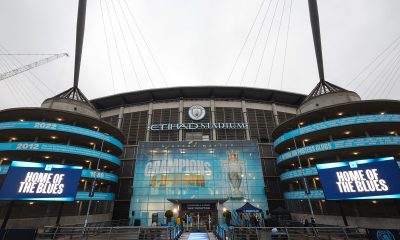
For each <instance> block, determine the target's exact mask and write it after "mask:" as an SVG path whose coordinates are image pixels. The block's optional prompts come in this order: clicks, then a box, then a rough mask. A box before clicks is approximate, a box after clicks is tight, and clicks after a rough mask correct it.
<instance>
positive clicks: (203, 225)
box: [180, 201, 218, 231]
mask: <svg viewBox="0 0 400 240" xmlns="http://www.w3.org/2000/svg"><path fill="white" fill-rule="evenodd" d="M180 209H181V214H182V216H183V219H186V220H188V221H186V223H188V224H187V226H186V227H187V230H189V229H190V230H192V231H206V230H209V231H211V230H213V229H215V226H216V224H217V223H218V212H217V206H216V204H215V203H210V202H206V201H204V202H189V203H181V207H180Z"/></svg>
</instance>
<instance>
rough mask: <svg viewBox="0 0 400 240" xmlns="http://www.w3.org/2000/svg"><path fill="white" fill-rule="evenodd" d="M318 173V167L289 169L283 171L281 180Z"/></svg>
mask: <svg viewBox="0 0 400 240" xmlns="http://www.w3.org/2000/svg"><path fill="white" fill-rule="evenodd" d="M316 175H318V171H317V168H316V167H309V168H303V169H296V170H293V171H288V172H285V173H282V174H281V176H280V179H281V181H284V180H288V179H292V178H301V177H309V176H316Z"/></svg>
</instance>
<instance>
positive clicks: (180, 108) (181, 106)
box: [179, 99, 183, 141]
mask: <svg viewBox="0 0 400 240" xmlns="http://www.w3.org/2000/svg"><path fill="white" fill-rule="evenodd" d="M179 123H180V124H182V123H183V100H182V99H181V100H179ZM182 140H183V130H182V129H179V141H182Z"/></svg>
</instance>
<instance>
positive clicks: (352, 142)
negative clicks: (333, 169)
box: [277, 136, 400, 164]
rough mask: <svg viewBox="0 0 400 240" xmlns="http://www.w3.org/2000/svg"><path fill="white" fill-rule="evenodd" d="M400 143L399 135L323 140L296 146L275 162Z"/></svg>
mask: <svg viewBox="0 0 400 240" xmlns="http://www.w3.org/2000/svg"><path fill="white" fill-rule="evenodd" d="M398 145H400V137H397V136H393V137H369V138H352V139H346V140H339V141H332V142H324V143H319V144H314V145H309V146H306V147H302V148H298V149H295V150H292V151H288V152H286V153H283V154H281V155H279V157H278V158H277V162H278V164H279V163H282V162H284V161H285V160H288V159H291V158H294V157H297V156H302V155H308V154H312V153H318V152H325V151H333V150H337V149H346V148H356V147H373V146H398Z"/></svg>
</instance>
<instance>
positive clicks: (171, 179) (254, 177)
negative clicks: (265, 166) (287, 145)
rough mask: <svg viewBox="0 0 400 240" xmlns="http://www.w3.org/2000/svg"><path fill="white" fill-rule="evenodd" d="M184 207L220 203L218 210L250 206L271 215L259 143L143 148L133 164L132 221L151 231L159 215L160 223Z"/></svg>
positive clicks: (169, 144) (151, 145)
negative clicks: (247, 203)
mask: <svg viewBox="0 0 400 240" xmlns="http://www.w3.org/2000/svg"><path fill="white" fill-rule="evenodd" d="M185 201H190V202H191V203H193V204H197V203H198V204H200V203H201V204H208V203H214V204H215V203H217V206H218V209H220V210H221V209H222V208H226V209H229V210H230V211H231V212H234V211H235V209H237V208H240V207H242V206H243V204H244V203H245V202H250V203H251V204H253V205H254V206H256V207H258V208H261V209H263V210H267V204H266V196H265V186H264V179H263V172H262V166H261V160H260V155H259V151H258V146H257V143H256V142H255V141H184V142H141V143H140V144H139V147H138V153H137V159H136V164H135V178H134V183H133V194H132V200H131V218H134V219H140V220H141V223H142V225H147V224H151V222H150V221H151V216H152V215H154V214H156V215H158V216H159V218H160V219H159V222H162V218H163V216H164V212H165V211H166V210H168V209H173V208H176V207H178V206H179V203H181V202H185ZM180 207H181V208H183V207H184V204H183V205H182V204H181V205H180ZM221 214H222V211H221ZM132 215H133V216H132ZM221 218H222V215H221Z"/></svg>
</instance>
